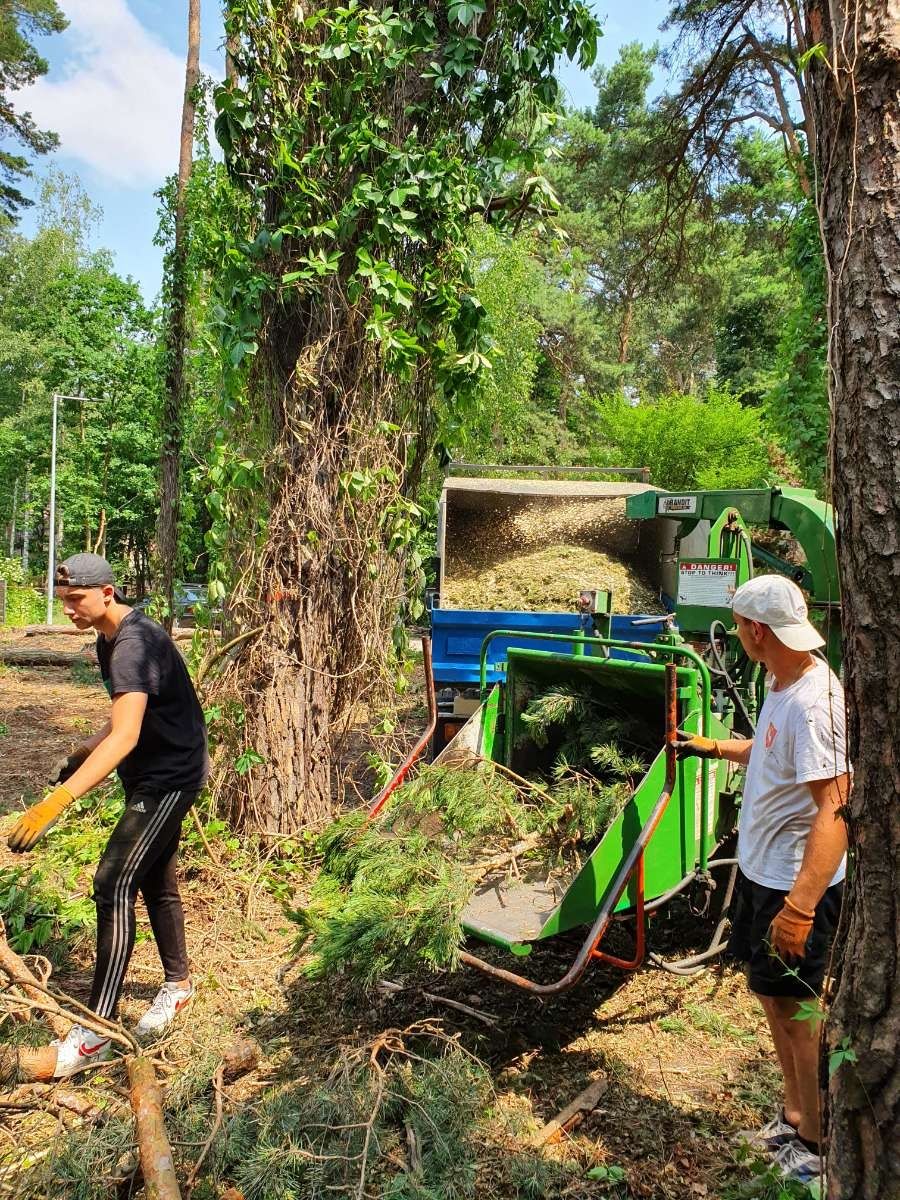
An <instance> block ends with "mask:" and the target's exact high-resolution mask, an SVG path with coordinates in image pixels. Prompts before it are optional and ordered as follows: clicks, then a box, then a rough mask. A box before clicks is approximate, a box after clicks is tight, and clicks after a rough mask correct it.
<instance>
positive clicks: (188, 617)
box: [132, 583, 206, 625]
mask: <svg viewBox="0 0 900 1200" xmlns="http://www.w3.org/2000/svg"><path fill="white" fill-rule="evenodd" d="M153 599H154V597H153V595H150V596H142V597H141V599H140V600H136V601H135V602H134V604H133V605H132V608H137V609H139V610H140V611H141V612H147V613H149V612H151V611H152V602H153ZM205 603H206V584H205V583H176V584H175V623H176V624H177V625H193V624H194V610H195V609H196V608H197V606H198V605H201V604H205Z"/></svg>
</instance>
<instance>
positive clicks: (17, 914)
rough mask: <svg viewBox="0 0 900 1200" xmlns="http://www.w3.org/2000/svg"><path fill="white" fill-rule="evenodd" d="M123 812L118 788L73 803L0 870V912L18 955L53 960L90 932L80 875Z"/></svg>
mask: <svg viewBox="0 0 900 1200" xmlns="http://www.w3.org/2000/svg"><path fill="white" fill-rule="evenodd" d="M123 809H124V797H123V795H122V790H121V787H120V786H119V785H118V784H115V785H112V786H110V787H108V788H107V789H106V790H105V791H104V792H103V793H102V794H101V796H100V797H99V798H98V799H94V798H90V799H88V798H85V799H81V800H76V801H75V803H74V805H72V806H71V808H70V809H69V810H68V812H67V814H66V817H65V819H64V820H63V821H62V822H60V824H59V825H57V826H56V827H55V828H54V829H52V830H51V831H50V832H49V833H48V834H47V836H46V838H44V839H43V841H42V842H41V843H40V846H39V848H38V849H37V850H36V851H35V853H34V854H33V855H30V856H29V861H28V863H27V864H24V865H22V866H18V865H17V866H12V867H3V868H2V869H0V913H2V915H3V921H4V924H5V925H6V930H7V934H8V936H9V944H10V945H11V946H12V948H13V949H14V950H15V951H17V952H18V953H19V954H29V953H33V952H34V951H37V950H43V951H49V952H51V953H52V954H53V955H54V956H57V957H58V956H59V955H60V954H63V955H64V954H66V953H68V952H69V951H70V950H71V946H72V944H73V941H74V940H76V939H77V937H78V936H80V935H84V934H86V933H88V932H90V931H93V928H94V924H95V919H96V913H95V910H94V904H93V902H92V901H91V899H90V898H89V895H88V894H87V892H88V891H89V889H88V888H87V887H86V886H85V878H84V875H85V872H86V871H89V870H92V869H93V867H94V866H95V865H96V863H97V861H98V860H99V858H100V855H101V854H102V852H103V848H104V846H105V845H106V842H107V840H108V838H109V835H110V833H111V831H112V828H113V826H114V825H115V823H116V822H117V821H118V819H119V817H120V816H121V815H122V811H123Z"/></svg>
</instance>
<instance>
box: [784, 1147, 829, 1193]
mask: <svg viewBox="0 0 900 1200" xmlns="http://www.w3.org/2000/svg"><path fill="white" fill-rule="evenodd" d="M775 1167H776V1169H777V1170H778V1172H779V1173H780V1174H781V1175H782V1176H783V1177H784V1178H785V1179H793V1180H795V1181H796V1182H797V1183H803V1184H807V1185H808V1184H810V1183H812V1182H813V1180H815V1179H818V1178H819V1177H820V1176H821V1174H822V1160H821V1158H820V1157H819V1155H818V1154H813V1152H812V1150H807V1148H806V1147H805V1146H804V1145H803V1143H802V1142H801V1141H800V1139H799V1138H796V1137H795V1138H794V1140H793V1141H791V1142H787V1143H786V1144H785V1145H784V1146H782V1147H781V1149H780V1150H779V1151H778V1153H777V1154H776V1155H775Z"/></svg>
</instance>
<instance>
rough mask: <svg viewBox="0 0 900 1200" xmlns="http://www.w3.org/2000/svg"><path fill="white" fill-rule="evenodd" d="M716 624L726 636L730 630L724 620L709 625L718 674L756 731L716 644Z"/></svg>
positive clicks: (710, 642) (746, 719)
mask: <svg viewBox="0 0 900 1200" xmlns="http://www.w3.org/2000/svg"><path fill="white" fill-rule="evenodd" d="M716 626H719V627H720V628H721V630H722V632H723V633H724V634H725V635H726V636H727V635H728V630H727V629H726V628H725V625H724V622H722V621H719V620H715V621H713V623H712V624H711V625H710V627H709V649H710V653H711V654H712V657H713V661H714V662H715V664H716V674H717V675H719V676H721V678H722V679H723V680H724V683H725V690H726V692H727V693H728V695H729V696H730V697H731V699H732V700H733V701H734V705H735V707H736V708H737V709H738V710H739V711H740V714H741V716H742V717H743V718H744V720H745V721H746V722H747V726H748V728H749V729H750V731H751V733H756V723H755V721H753V719H752V718H751V716H750V713H749V712H748V711H747V706H746V705H745V704H744V701H743V699H742V698H741V694H740V692H739V691H738V689H737V685H736V684H735V682H734V680H733V679H732V678H731V676H730V675H729V674H728V668H727V667H726V666H725V663H724V661H723V659H722V656H721V655H720V654H719V647H718V645H717V644H716Z"/></svg>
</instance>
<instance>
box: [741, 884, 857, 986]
mask: <svg viewBox="0 0 900 1200" xmlns="http://www.w3.org/2000/svg"><path fill="white" fill-rule="evenodd" d="M843 890H844V885H843V883H835V884H833V885H832V886H831V887H830V888H829V889H828V891H827V892H826V893H825V895H824V896H823V897H822V899H821V900H820V901H819V903H818V906H817V907H816V915H815V920H814V921H813V928H812V933H811V934H810V935H809V939H808V940H807V943H806V955H805V956H804V957H803V958H802V959H799V960H797V961H795V962H792V963H791V964H790V970H787V969H786V968H785V965H784V963H782V961H781V960H780V959H779V958H776V957H775V955H773V954H771V953H770V951H769V926H770V925H771V924H772V921H773V920H774V919H775V917H777V915H778V914H779V913H780V912H781V909H782V907H783V905H784V898H785V896H786V895H787V892H780V891H778V890H777V889H776V888H768V887H764V886H763V885H762V884H761V883H754V882H753V881H752V880H750V879H747V878H746V877H745V876H744V875H743V874H742V873H741V872H740V871H738V877H737V882H736V884H735V889H734V899H733V901H732V905H731V937H730V938H729V939H728V950H727V953H728V955H729V957H731V958H733V959H736V960H737V961H738V962H741V963H744V964H745V965H746V967H747V982H748V983H749V985H750V990H751V991H752V992H755V993H756V994H757V996H790V997H792V998H793V999H796V1000H802V999H808V998H809V997H810V996H812V995H816V996H818V995H819V993H820V992H821V991H822V983H823V981H824V979H825V970H826V967H827V966H828V952H829V947H830V946H831V937H832V934H833V933H834V930H835V926H836V925H837V921H838V916H839V914H840V911H841V894H842V892H843Z"/></svg>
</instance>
